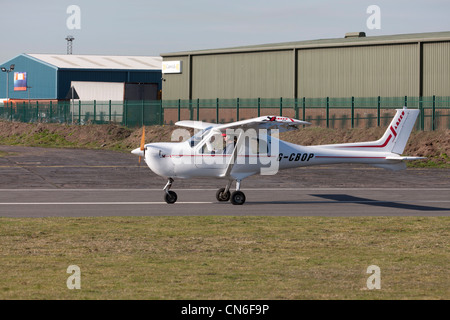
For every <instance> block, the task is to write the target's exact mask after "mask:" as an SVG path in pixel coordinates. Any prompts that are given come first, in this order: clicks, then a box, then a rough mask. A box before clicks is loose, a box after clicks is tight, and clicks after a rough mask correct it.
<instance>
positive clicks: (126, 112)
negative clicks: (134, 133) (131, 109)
mask: <svg viewBox="0 0 450 320" xmlns="http://www.w3.org/2000/svg"><path fill="white" fill-rule="evenodd" d="M122 121H123V119H122ZM125 127H128V100H125Z"/></svg>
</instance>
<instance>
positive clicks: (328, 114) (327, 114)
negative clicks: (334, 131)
mask: <svg viewBox="0 0 450 320" xmlns="http://www.w3.org/2000/svg"><path fill="white" fill-rule="evenodd" d="M326 116H327V128H329V127H330V97H327V109H326Z"/></svg>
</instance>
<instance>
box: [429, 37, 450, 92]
mask: <svg viewBox="0 0 450 320" xmlns="http://www.w3.org/2000/svg"><path fill="white" fill-rule="evenodd" d="M423 95H424V96H432V95H437V96H450V42H437V43H424V44H423Z"/></svg>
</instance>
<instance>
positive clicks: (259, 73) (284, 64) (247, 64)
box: [192, 50, 294, 99]
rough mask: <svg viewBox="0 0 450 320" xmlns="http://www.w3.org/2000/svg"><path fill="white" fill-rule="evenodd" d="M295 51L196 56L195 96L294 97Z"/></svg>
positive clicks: (194, 61) (193, 90)
mask: <svg viewBox="0 0 450 320" xmlns="http://www.w3.org/2000/svg"><path fill="white" fill-rule="evenodd" d="M293 70H294V59H293V53H292V50H290V51H273V52H255V53H232V54H221V55H200V56H193V57H192V99H196V98H200V99H211V98H254V97H261V98H272V97H292V94H293V80H294V72H293Z"/></svg>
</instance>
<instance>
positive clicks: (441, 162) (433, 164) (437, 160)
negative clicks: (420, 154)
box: [407, 153, 450, 169]
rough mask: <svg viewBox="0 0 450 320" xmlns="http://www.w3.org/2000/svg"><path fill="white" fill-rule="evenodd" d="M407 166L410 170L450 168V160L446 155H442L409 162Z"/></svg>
mask: <svg viewBox="0 0 450 320" xmlns="http://www.w3.org/2000/svg"><path fill="white" fill-rule="evenodd" d="M407 166H408V168H441V169H444V168H450V158H449V156H448V155H447V154H446V153H441V154H440V155H439V156H436V157H429V158H427V159H424V160H415V161H410V162H407Z"/></svg>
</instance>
